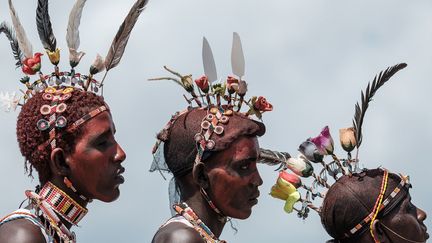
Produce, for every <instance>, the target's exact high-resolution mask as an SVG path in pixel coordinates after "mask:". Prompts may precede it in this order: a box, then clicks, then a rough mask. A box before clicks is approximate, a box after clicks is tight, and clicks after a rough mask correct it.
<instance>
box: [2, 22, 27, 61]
mask: <svg viewBox="0 0 432 243" xmlns="http://www.w3.org/2000/svg"><path fill="white" fill-rule="evenodd" d="M1 33H4V34H5V35H6V37H7V38H8V40H9V42H10V46H11V48H12V53H13V56H14V58H15V59H16V61H17V62H16V63H15V65H16V67H17V68H19V67H21V66H22V62H21V60H22V56H23V53H22V51H21V49H20V47H19V45H18V40H17V39H16V36H15V32H14V31H13V29H12V28H11V27H10V26H9V25H8V24H7V23H6V22H2V23H1V24H0V34H1Z"/></svg>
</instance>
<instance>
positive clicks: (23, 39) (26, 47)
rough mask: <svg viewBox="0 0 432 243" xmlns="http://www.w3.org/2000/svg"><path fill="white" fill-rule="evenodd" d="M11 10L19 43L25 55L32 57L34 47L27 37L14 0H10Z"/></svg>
mask: <svg viewBox="0 0 432 243" xmlns="http://www.w3.org/2000/svg"><path fill="white" fill-rule="evenodd" d="M9 11H10V15H11V18H12V25H13V27H14V29H15V31H16V37H17V40H18V45H19V47H20V49H21V50H22V52H23V53H24V57H26V58H31V57H33V47H32V45H31V43H30V41H29V40H28V38H27V35H26V33H25V30H24V28H23V26H22V25H21V21H20V20H19V18H18V15H17V13H16V11H15V8H14V6H13V4H12V0H9Z"/></svg>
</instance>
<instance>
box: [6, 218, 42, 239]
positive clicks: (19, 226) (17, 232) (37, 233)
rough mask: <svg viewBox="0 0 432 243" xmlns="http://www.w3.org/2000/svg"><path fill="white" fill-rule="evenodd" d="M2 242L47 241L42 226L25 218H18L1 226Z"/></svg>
mask: <svg viewBox="0 0 432 243" xmlns="http://www.w3.org/2000/svg"><path fill="white" fill-rule="evenodd" d="M0 242H8V243H46V242H45V237H44V236H43V235H42V232H41V230H40V228H39V227H38V226H36V225H34V224H33V223H31V222H29V221H28V220H25V219H17V220H13V221H11V222H8V223H5V224H3V225H2V226H1V227H0Z"/></svg>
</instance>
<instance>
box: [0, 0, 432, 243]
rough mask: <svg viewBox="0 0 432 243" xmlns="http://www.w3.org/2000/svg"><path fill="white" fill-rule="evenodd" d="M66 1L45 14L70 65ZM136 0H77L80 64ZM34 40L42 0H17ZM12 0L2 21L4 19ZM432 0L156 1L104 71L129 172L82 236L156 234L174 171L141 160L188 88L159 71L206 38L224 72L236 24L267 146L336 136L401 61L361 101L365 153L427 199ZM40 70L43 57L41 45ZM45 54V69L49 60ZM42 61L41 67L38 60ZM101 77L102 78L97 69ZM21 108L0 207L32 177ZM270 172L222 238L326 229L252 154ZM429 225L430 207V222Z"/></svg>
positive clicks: (295, 235) (193, 65)
mask: <svg viewBox="0 0 432 243" xmlns="http://www.w3.org/2000/svg"><path fill="white" fill-rule="evenodd" d="M73 3H74V1H72V0H69V1H51V2H50V13H51V19H52V22H53V29H54V33H55V35H56V37H57V42H58V46H59V47H60V48H61V49H63V52H62V55H63V59H62V61H61V63H60V67H61V68H62V69H65V70H67V69H68V68H69V66H68V61H67V51H66V49H67V48H66V41H65V38H64V37H65V35H66V25H67V21H68V15H69V11H70V9H71V8H72V5H73ZM133 3H134V1H133V0H123V1H113V0H105V1H102V0H92V1H88V2H87V4H86V7H85V9H84V12H83V17H82V22H81V23H82V24H81V27H80V33H81V50H83V51H85V52H86V53H87V54H86V56H85V57H84V58H83V60H82V61H81V63H80V65H79V67H78V68H77V69H78V70H84V71H83V72H86V71H87V70H88V67H89V66H90V64H91V63H92V62H93V60H94V58H95V56H96V54H97V53H100V54H101V55H102V56H105V55H106V53H107V51H108V48H109V46H110V44H111V41H112V38H113V37H114V35H115V33H116V31H117V29H118V27H119V25H120V23H121V22H122V21H123V18H124V16H125V15H126V14H127V12H128V11H129V8H130V7H131V6H132V5H133ZM14 4H15V8H16V10H17V11H18V14H19V16H20V19H21V22H22V23H23V25H24V26H25V28H26V31H27V35H28V36H29V38H30V39H31V40H32V43H33V48H34V50H35V51H37V50H39V51H42V45H41V43H40V41H39V39H38V35H37V32H36V25H35V20H34V18H35V9H36V5H37V1H28V0H27V1H24V0H15V1H14ZM7 9H8V5H7V1H6V0H1V1H0V20H7V21H9V22H10V16H9V13H8V10H7ZM431 13H432V2H431V1H428V0H418V1H402V0H382V1H373V0H364V1H346V0H309V1H295V0H270V1H256V0H252V1H251V0H236V1H232V0H219V1H208V0H204V1H203V0H183V1H176V0H150V3H149V4H148V7H147V9H146V10H145V12H143V13H142V15H141V17H140V19H139V21H138V22H137V24H136V26H135V29H134V30H133V33H132V35H131V38H130V41H129V45H128V47H127V49H126V52H125V54H124V58H123V60H122V61H121V63H120V65H119V66H118V67H117V68H115V69H113V70H111V71H110V72H109V74H108V77H107V80H106V81H105V91H104V92H105V93H104V96H105V99H106V100H107V102H108V104H109V105H110V107H111V110H112V113H113V117H114V122H115V124H116V128H117V134H116V138H117V140H118V142H119V143H120V144H121V145H122V146H123V148H124V150H125V151H126V153H127V159H126V161H125V162H124V166H125V167H126V172H125V178H126V182H125V184H124V185H122V186H121V187H120V189H121V196H120V198H119V199H118V200H117V201H115V202H113V203H109V204H107V203H102V202H98V201H97V202H93V203H91V204H90V205H89V206H88V208H89V213H88V215H87V216H86V217H85V218H84V219H83V220H82V221H81V223H80V227H78V228H77V227H75V228H74V231H75V232H76V234H77V236H78V241H79V242H131V243H135V242H150V241H151V239H152V237H153V235H154V233H155V232H156V230H157V229H158V227H160V225H162V224H163V223H164V222H165V220H167V219H168V218H169V217H170V211H169V203H168V191H167V187H168V181H164V180H163V178H162V177H161V176H160V175H159V174H158V173H149V172H148V170H149V168H150V164H151V161H152V155H151V148H152V146H153V144H154V142H155V134H156V133H157V132H158V131H159V130H160V129H161V128H162V127H163V126H164V125H165V124H166V122H167V121H168V120H169V118H170V116H171V114H173V113H174V112H176V111H178V110H182V109H184V108H185V107H186V105H187V104H186V102H184V99H183V97H182V95H183V93H184V92H183V90H182V89H181V88H180V87H179V86H177V85H176V84H174V83H172V82H169V81H161V82H159V83H156V82H148V81H146V80H147V79H148V78H152V77H160V76H164V75H166V74H167V73H166V72H164V70H163V68H162V67H163V65H167V66H169V67H171V68H172V69H174V70H176V71H178V72H180V73H182V74H193V77H195V78H197V77H199V76H201V75H202V74H203V67H202V61H201V45H202V37H203V36H206V37H207V39H208V40H209V42H210V45H211V47H212V49H213V54H214V57H215V60H216V66H217V70H218V75H219V77H226V76H227V75H230V74H231V67H230V65H231V64H230V53H231V42H232V32H238V33H239V34H240V36H241V39H242V42H243V50H244V52H245V58H246V75H245V79H246V80H247V81H248V83H249V92H248V94H249V96H252V95H262V96H265V97H266V98H267V99H268V100H269V102H270V103H272V104H273V106H274V110H273V111H272V112H269V113H267V114H265V115H264V118H263V119H264V123H265V124H266V125H267V133H266V134H265V135H264V136H263V137H262V138H260V139H259V142H260V145H261V147H263V148H271V149H277V150H281V151H287V152H289V153H291V154H292V155H296V154H297V152H296V151H297V148H298V145H299V144H300V143H302V142H303V141H304V140H305V139H306V138H308V137H313V136H316V135H317V134H318V133H319V132H320V130H321V129H322V128H323V127H324V126H326V125H328V126H329V127H330V131H331V133H332V135H333V138H334V139H335V142H336V154H338V155H340V156H341V157H343V156H344V153H343V151H342V149H341V148H340V146H339V143H338V140H339V139H338V130H339V128H344V127H348V126H350V125H351V120H352V117H353V115H354V104H355V103H356V102H357V101H358V100H359V99H360V90H361V89H364V88H365V87H366V85H367V83H368V82H369V81H372V80H373V77H374V76H375V74H377V73H378V72H379V71H381V70H384V69H385V68H387V67H388V66H392V65H394V64H397V63H401V62H406V63H407V64H408V67H407V68H405V69H404V70H402V71H400V72H399V73H397V74H396V75H395V76H394V77H393V78H392V79H391V80H390V81H389V82H388V83H387V84H386V85H384V86H383V87H382V88H381V89H380V90H379V91H378V92H377V94H376V96H375V98H374V101H373V102H372V103H371V105H370V108H369V110H368V112H367V114H366V118H365V122H364V126H363V143H362V146H361V149H360V160H361V164H362V165H363V166H366V167H369V168H376V167H378V166H384V167H386V168H388V169H390V170H391V171H394V172H401V173H404V174H408V175H410V176H411V181H412V183H413V188H412V189H411V192H410V193H411V195H412V198H413V202H414V204H416V205H417V206H418V207H420V208H422V209H424V210H425V211H426V212H429V213H431V212H432V203H431V198H430V192H431V191H430V187H429V185H430V182H429V181H428V179H427V178H428V176H430V173H429V172H430V170H432V165H431V163H430V161H429V160H430V158H429V157H428V156H429V152H430V151H431V150H430V144H428V143H429V142H430V140H429V139H430V138H431V137H432V127H431V125H430V124H431V123H432V112H431V104H432V102H431V101H432V100H431V99H432V97H431V96H430V91H431V90H432V82H431V80H430V77H431V76H432V75H431V74H432V68H431V67H432V44H431V43H432V27H431V26H432V14H431ZM0 43H1V44H0V54H1V59H0V72H1V79H2V80H1V86H0V90H1V91H18V88H23V87H22V85H21V83H19V79H20V78H21V76H22V74H21V72H20V70H15V69H14V60H13V57H12V54H11V51H10V48H9V44H8V42H7V40H6V38H5V37H0ZM42 65H43V70H48V69H50V68H51V67H49V64H48V62H47V59H46V58H45V60H44V62H43V64H42ZM48 67H49V68H48ZM44 68H45V69H44ZM97 78H101V75H99V76H98V77H97ZM17 116H18V111H17V112H12V113H1V114H0V151H1V152H0V155H1V159H0V163H1V167H0V168H1V169H0V192H1V196H0V215H5V214H7V213H9V212H11V211H13V210H15V209H16V208H17V207H18V206H19V204H20V202H21V201H22V200H24V191H25V190H26V189H33V188H34V186H35V185H36V184H37V179H33V180H32V179H31V178H28V177H27V176H26V175H25V174H24V167H23V161H24V159H23V158H22V156H21V155H20V152H19V149H18V144H17V142H16V135H15V129H16V119H17ZM259 170H260V173H261V176H262V178H263V180H264V184H263V185H262V186H261V187H260V190H261V197H260V198H259V203H258V205H257V206H255V207H254V208H253V213H252V215H251V217H250V218H248V219H247V220H235V225H236V227H237V228H238V233H235V232H234V231H233V230H231V229H230V227H229V225H227V226H226V227H225V230H224V232H223V234H222V236H221V238H222V239H225V240H227V241H228V242H264V241H265V242H287V241H290V242H325V240H328V239H330V237H329V236H328V235H327V234H326V232H325V230H324V229H323V228H322V226H321V223H320V219H319V217H318V216H317V215H316V214H314V213H311V214H310V216H309V218H307V219H306V220H302V219H299V218H297V216H296V215H295V214H286V213H285V212H284V211H283V201H280V200H276V199H273V198H271V197H270V196H269V195H268V192H269V191H270V188H271V186H272V185H273V184H274V182H275V180H276V177H277V172H275V171H274V170H275V168H272V167H268V166H265V165H259ZM425 224H426V226H428V228H432V224H431V223H430V220H429V219H427V220H426V222H425Z"/></svg>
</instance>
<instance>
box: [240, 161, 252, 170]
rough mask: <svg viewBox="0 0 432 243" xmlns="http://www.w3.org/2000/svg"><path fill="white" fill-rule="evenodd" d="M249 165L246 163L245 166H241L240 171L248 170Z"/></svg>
mask: <svg viewBox="0 0 432 243" xmlns="http://www.w3.org/2000/svg"><path fill="white" fill-rule="evenodd" d="M249 165H250V164H249V163H247V164H243V165H242V166H240V169H242V170H247V169H249Z"/></svg>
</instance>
